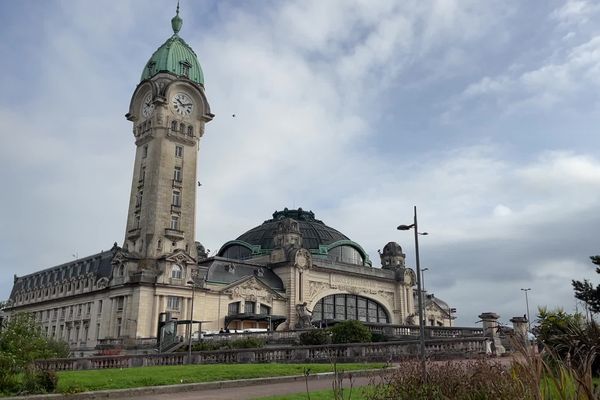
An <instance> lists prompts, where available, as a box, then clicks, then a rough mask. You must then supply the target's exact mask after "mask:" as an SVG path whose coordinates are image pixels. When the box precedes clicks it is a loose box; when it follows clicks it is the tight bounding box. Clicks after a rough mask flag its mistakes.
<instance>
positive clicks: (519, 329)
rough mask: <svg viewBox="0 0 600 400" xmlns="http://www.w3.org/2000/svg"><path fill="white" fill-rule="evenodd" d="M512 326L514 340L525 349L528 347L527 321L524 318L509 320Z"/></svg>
mask: <svg viewBox="0 0 600 400" xmlns="http://www.w3.org/2000/svg"><path fill="white" fill-rule="evenodd" d="M510 322H512V324H513V329H514V334H515V340H516V341H518V342H519V343H521V344H523V345H524V346H525V347H526V348H527V347H529V338H528V337H527V323H528V322H529V321H527V318H526V317H513V318H511V319H510Z"/></svg>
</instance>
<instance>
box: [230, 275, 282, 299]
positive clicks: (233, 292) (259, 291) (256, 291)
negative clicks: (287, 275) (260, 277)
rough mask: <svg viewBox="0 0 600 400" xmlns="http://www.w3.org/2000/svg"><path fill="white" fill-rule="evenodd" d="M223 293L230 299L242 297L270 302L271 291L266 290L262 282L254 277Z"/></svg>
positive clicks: (271, 297)
mask: <svg viewBox="0 0 600 400" xmlns="http://www.w3.org/2000/svg"><path fill="white" fill-rule="evenodd" d="M223 293H225V294H227V295H229V298H231V299H244V300H251V301H256V300H258V301H260V302H261V303H265V304H266V303H272V302H273V297H274V296H273V293H271V292H270V291H268V290H267V289H266V288H265V287H264V286H263V285H262V284H260V283H259V282H257V281H256V280H255V279H250V280H248V281H246V282H244V283H242V284H241V285H238V286H235V287H233V288H231V289H228V290H226V291H224V292H223Z"/></svg>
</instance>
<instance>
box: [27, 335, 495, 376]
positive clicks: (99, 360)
mask: <svg viewBox="0 0 600 400" xmlns="http://www.w3.org/2000/svg"><path fill="white" fill-rule="evenodd" d="M487 340H488V339H486V338H483V337H473V338H443V339H433V340H428V341H426V343H425V351H426V353H427V355H428V357H433V358H450V357H458V356H460V357H465V356H474V355H477V354H482V353H485V351H486V341H487ZM418 352H419V341H418V340H404V341H397V342H381V343H357V344H337V345H324V346H292V347H289V346H288V347H266V348H258V349H240V350H219V351H200V352H194V353H192V355H191V359H190V360H188V355H187V353H166V354H145V355H123V356H100V357H87V358H76V359H75V358H63V359H51V360H38V361H36V362H35V364H36V367H37V368H39V369H42V370H53V371H67V370H82V369H103V368H131V367H142V366H154V365H182V364H187V363H188V361H190V363H192V364H241V363H271V362H277V363H302V362H309V363H319V362H331V361H332V360H335V361H337V362H377V361H380V362H386V361H397V360H400V359H403V358H408V357H414V356H416V355H417V354H418Z"/></svg>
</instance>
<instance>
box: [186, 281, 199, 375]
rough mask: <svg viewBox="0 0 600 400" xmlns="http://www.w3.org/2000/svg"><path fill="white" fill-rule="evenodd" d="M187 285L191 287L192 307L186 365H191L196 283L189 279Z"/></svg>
mask: <svg viewBox="0 0 600 400" xmlns="http://www.w3.org/2000/svg"><path fill="white" fill-rule="evenodd" d="M187 284H188V285H192V307H191V308H190V330H189V332H188V364H191V363H192V330H193V329H192V328H193V326H194V297H196V296H195V294H196V292H195V290H196V282H194V280H192V279H190V280H189V281H188V282H187ZM198 335H200V333H199V332H198Z"/></svg>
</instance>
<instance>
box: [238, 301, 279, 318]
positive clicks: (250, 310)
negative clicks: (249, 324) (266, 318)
mask: <svg viewBox="0 0 600 400" xmlns="http://www.w3.org/2000/svg"><path fill="white" fill-rule="evenodd" d="M241 304H242V303H241V302H239V301H237V302H235V303H229V305H228V306H227V313H228V314H229V315H236V314H242V312H241ZM257 311H258V312H257ZM243 314H261V315H271V307H269V306H267V305H265V304H260V307H259V309H258V310H257V308H256V302H254V301H246V302H244V312H243Z"/></svg>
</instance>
